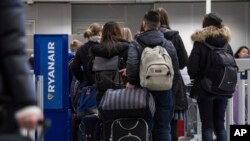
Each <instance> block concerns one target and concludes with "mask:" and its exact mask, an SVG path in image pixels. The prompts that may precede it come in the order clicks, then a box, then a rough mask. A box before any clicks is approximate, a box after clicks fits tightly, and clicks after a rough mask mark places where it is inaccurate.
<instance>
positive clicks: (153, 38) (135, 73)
mask: <svg viewBox="0 0 250 141" xmlns="http://www.w3.org/2000/svg"><path fill="white" fill-rule="evenodd" d="M136 40H137V41H138V43H143V44H144V45H145V46H148V47H155V46H156V45H162V44H163V42H165V46H164V47H165V48H166V50H167V51H168V53H169V55H170V57H171V59H172V64H173V69H174V80H173V87H172V90H173V92H175V91H176V89H177V83H178V80H179V79H180V77H181V74H180V70H179V62H178V58H177V54H176V50H175V48H174V46H173V44H172V43H171V42H170V41H168V40H166V39H165V38H164V36H163V33H162V32H161V31H159V30H149V31H145V32H143V33H141V34H140V35H139V36H138V37H137V38H136ZM145 46H142V47H145ZM140 56H141V55H140V54H139V53H138V49H137V43H135V42H134V41H133V42H132V43H131V45H130V46H129V51H128V61H127V75H128V81H129V83H130V84H133V85H140V79H139V64H140Z"/></svg>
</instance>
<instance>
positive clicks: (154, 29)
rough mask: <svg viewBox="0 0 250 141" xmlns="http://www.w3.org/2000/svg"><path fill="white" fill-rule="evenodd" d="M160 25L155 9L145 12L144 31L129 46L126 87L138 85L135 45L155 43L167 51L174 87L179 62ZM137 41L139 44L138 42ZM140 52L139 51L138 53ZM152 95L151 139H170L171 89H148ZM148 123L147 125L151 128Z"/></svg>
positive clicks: (148, 45)
mask: <svg viewBox="0 0 250 141" xmlns="http://www.w3.org/2000/svg"><path fill="white" fill-rule="evenodd" d="M159 26H160V16H159V14H158V13H157V12H155V11H149V12H148V13H146V14H145V16H144V20H143V27H144V30H145V32H143V33H141V34H140V35H138V37H137V38H136V41H133V42H132V43H131V45H130V47H129V51H128V60H127V76H128V83H127V87H128V88H133V87H135V85H137V86H138V85H139V83H140V79H139V65H140V56H141V52H140V51H139V50H138V48H137V47H139V48H143V49H144V47H152V48H153V47H155V46H157V45H161V46H163V47H164V48H165V49H166V50H167V51H168V53H169V55H170V57H171V59H172V63H173V69H174V80H173V88H174V87H176V83H177V82H176V80H177V79H176V78H178V77H179V76H180V71H179V63H178V59H177V54H176V50H175V48H174V46H173V44H172V43H171V42H170V41H168V40H166V39H164V36H163V34H162V32H161V31H159V30H158V28H159ZM138 43H139V44H138ZM139 52H140V53H139ZM150 92H151V94H152V95H153V97H154V100H155V104H156V112H155V115H154V119H153V123H152V124H153V125H154V126H153V140H154V141H171V134H170V132H171V129H170V121H171V119H172V117H173V112H174V99H173V98H174V97H173V94H172V90H166V91H150ZM152 124H151V123H149V127H150V128H152Z"/></svg>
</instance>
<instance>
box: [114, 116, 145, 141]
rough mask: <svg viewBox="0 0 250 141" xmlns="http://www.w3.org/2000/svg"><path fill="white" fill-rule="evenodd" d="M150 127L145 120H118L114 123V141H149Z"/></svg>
mask: <svg viewBox="0 0 250 141" xmlns="http://www.w3.org/2000/svg"><path fill="white" fill-rule="evenodd" d="M148 137H149V135H148V125H147V123H146V121H145V120H144V119H138V118H132V119H117V120H115V121H114V122H113V123H112V127H111V139H112V141H148Z"/></svg>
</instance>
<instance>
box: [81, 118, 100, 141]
mask: <svg viewBox="0 0 250 141" xmlns="http://www.w3.org/2000/svg"><path fill="white" fill-rule="evenodd" d="M98 123H99V118H98V117H97V116H96V115H86V116H84V117H83V118H82V119H81V123H80V125H79V130H80V133H81V137H82V140H83V141H98V140H99V132H98V129H97V124H98Z"/></svg>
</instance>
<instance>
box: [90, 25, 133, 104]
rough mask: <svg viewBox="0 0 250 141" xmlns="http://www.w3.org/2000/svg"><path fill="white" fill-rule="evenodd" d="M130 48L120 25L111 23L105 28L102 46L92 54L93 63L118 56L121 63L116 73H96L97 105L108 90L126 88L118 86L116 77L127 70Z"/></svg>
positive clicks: (122, 78) (93, 50)
mask: <svg viewBox="0 0 250 141" xmlns="http://www.w3.org/2000/svg"><path fill="white" fill-rule="evenodd" d="M128 46H129V42H128V41H126V40H124V39H123V37H122V33H121V27H120V25H119V24H118V23H116V22H113V21H111V22H107V23H106V24H105V25H104V26H103V30H102V38H101V42H100V44H99V45H95V46H93V47H92V53H93V55H94V56H95V58H94V60H93V63H95V61H96V60H97V58H98V57H101V58H106V59H110V58H116V57H115V56H118V57H117V59H119V61H118V64H114V65H115V66H116V67H117V70H115V71H108V70H107V71H95V80H96V100H97V105H99V103H100V101H101V99H102V97H103V95H104V93H105V92H106V90H107V89H117V88H122V87H123V86H125V84H121V85H122V86H116V80H115V78H116V77H115V76H116V75H121V74H120V73H123V72H119V70H124V68H126V61H127V54H128ZM99 66H100V65H97V69H99V68H98V67H99ZM107 67H108V66H107ZM93 69H94V68H93ZM108 69H109V68H108ZM118 79H121V81H125V77H119V78H118ZM122 83H125V82H122Z"/></svg>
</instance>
